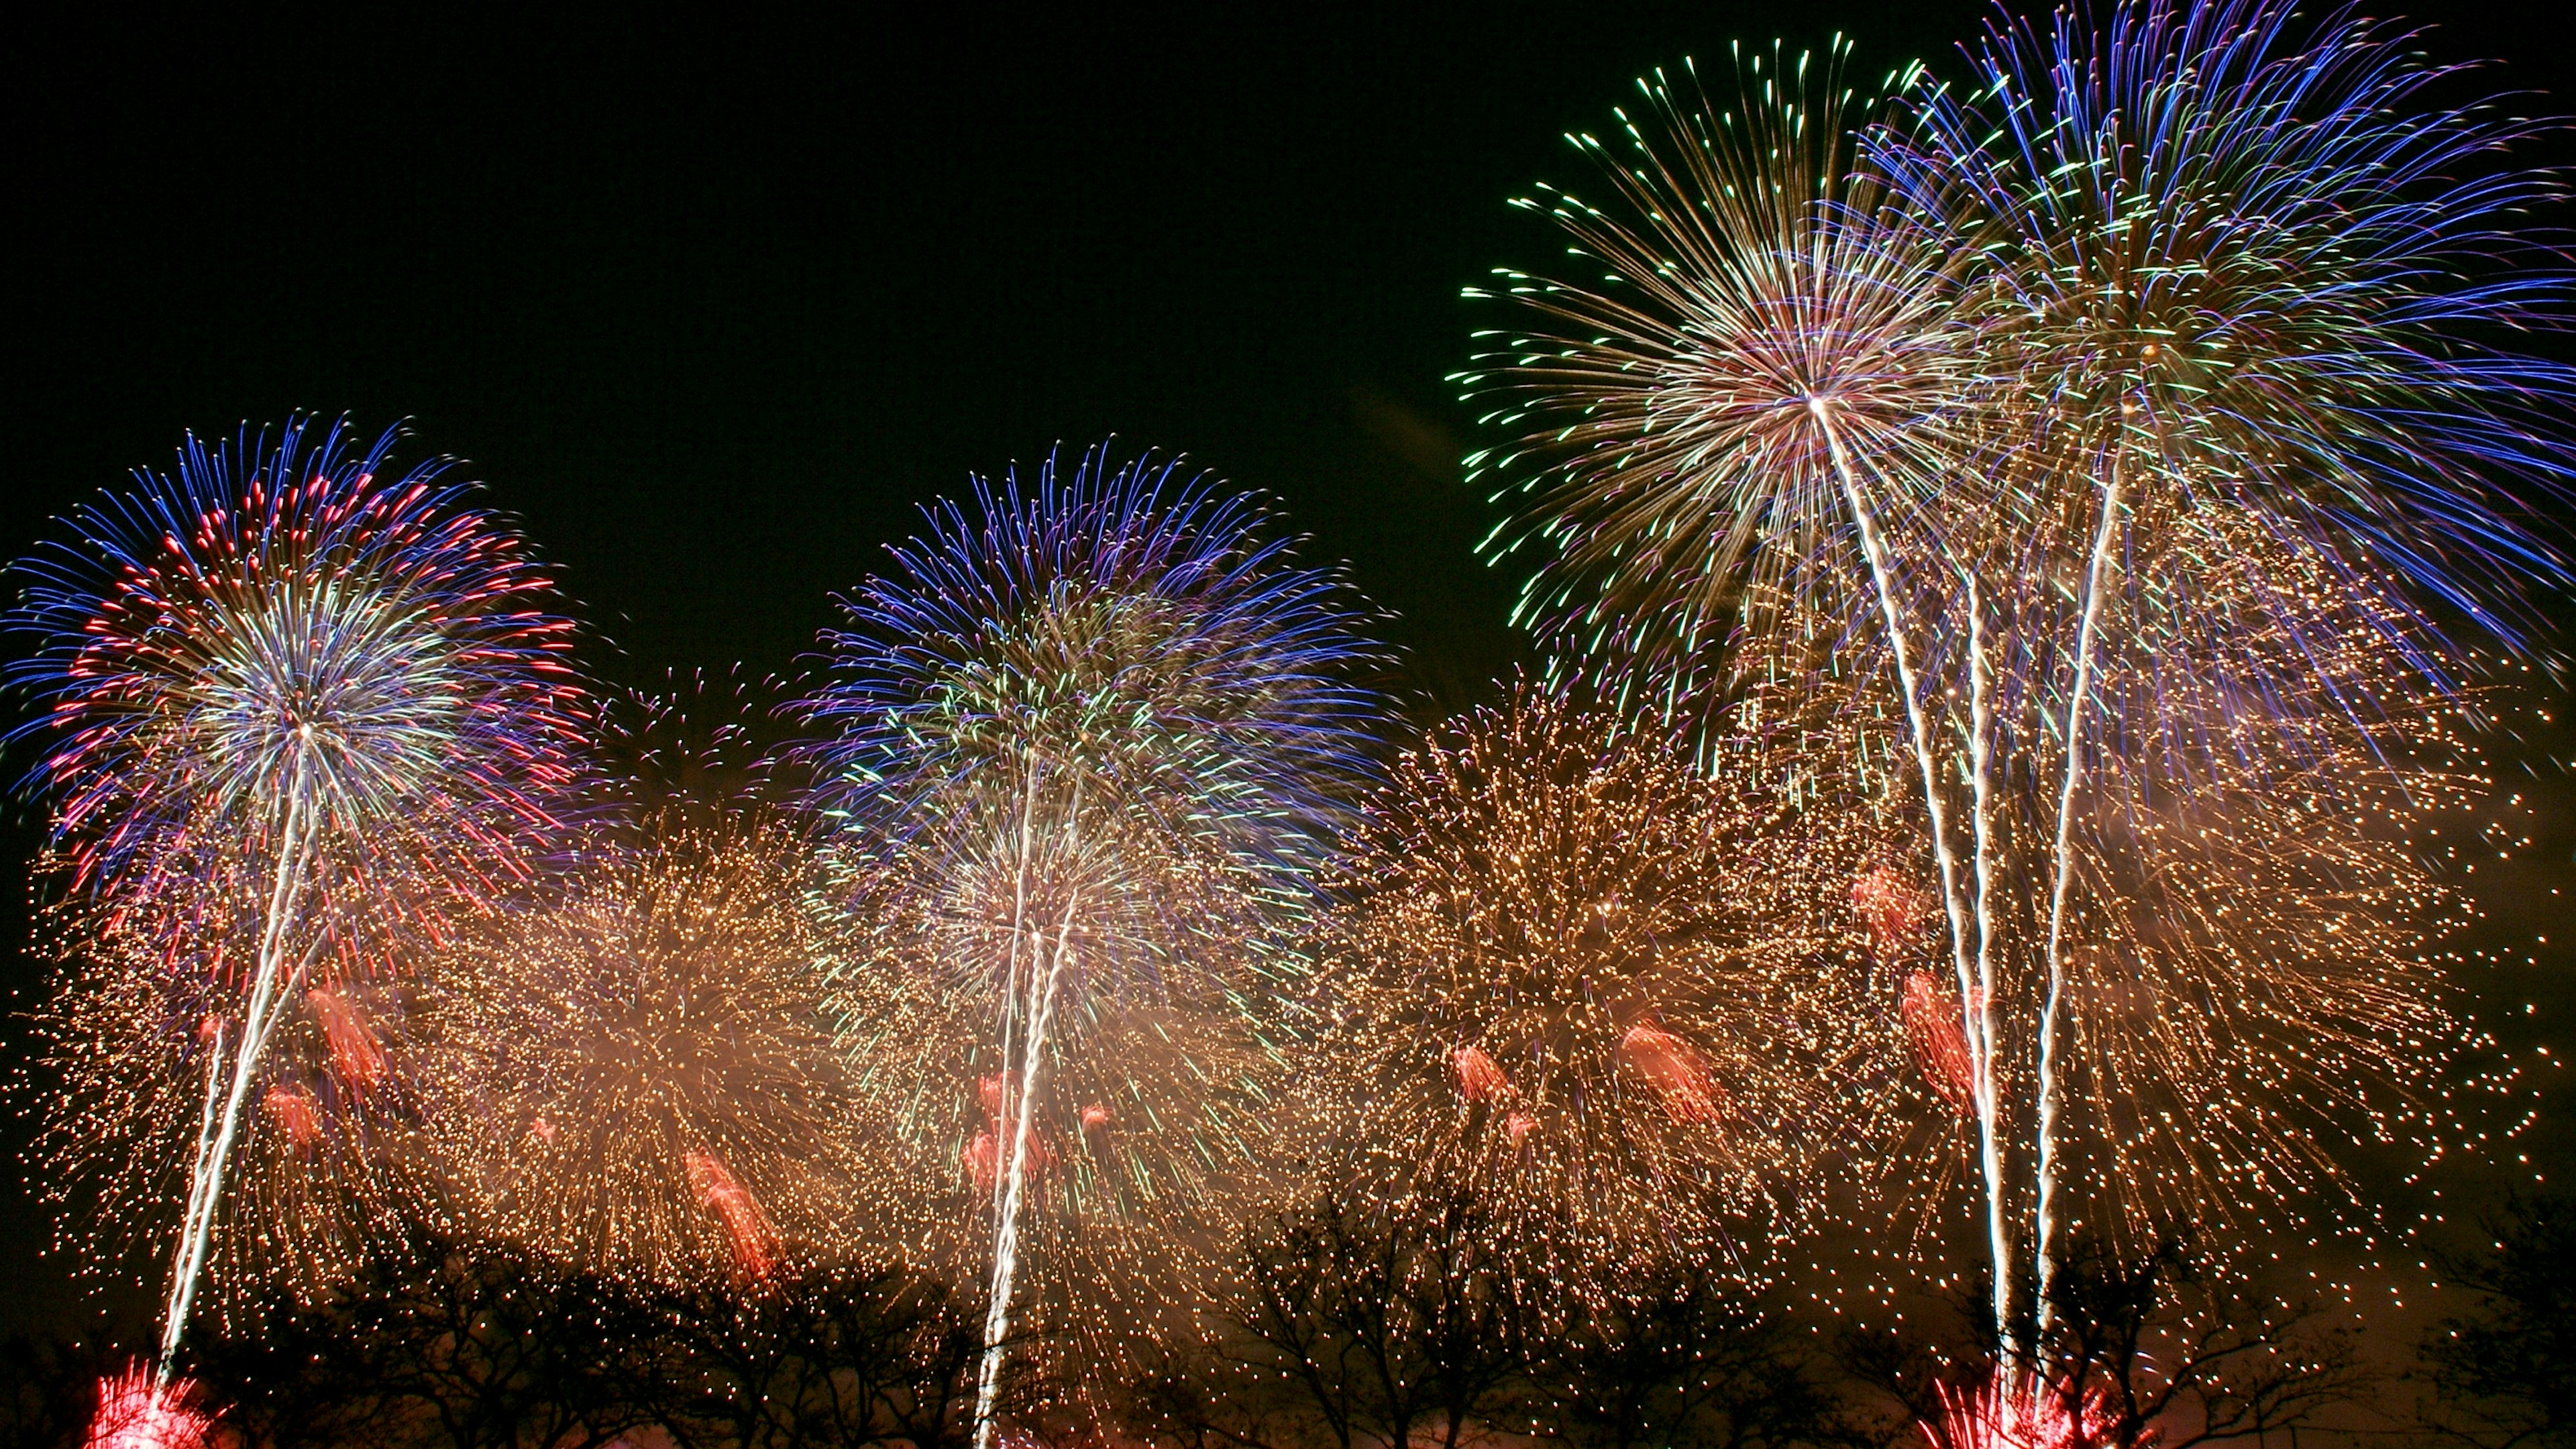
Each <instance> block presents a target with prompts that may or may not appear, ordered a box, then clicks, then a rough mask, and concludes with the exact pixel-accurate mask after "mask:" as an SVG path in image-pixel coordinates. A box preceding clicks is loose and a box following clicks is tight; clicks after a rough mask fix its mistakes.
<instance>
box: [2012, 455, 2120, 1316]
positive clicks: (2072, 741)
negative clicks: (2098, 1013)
mask: <svg viewBox="0 0 2576 1449" xmlns="http://www.w3.org/2000/svg"><path fill="white" fill-rule="evenodd" d="M2119 521H2120V452H2119V445H2118V444H2117V443H2116V442H2115V443H2113V444H2112V451H2111V466H2110V470H2109V473H2108V475H2107V476H2106V477H2105V479H2104V482H2103V487H2102V519H2101V522H2100V524H2099V525H2097V526H2096V528H2095V530H2094V533H2093V558H2092V564H2091V567H2089V568H2087V569H2086V570H2085V574H2084V618H2083V622H2082V623H2080V624H2079V625H2078V626H2077V627H2076V631H2075V695H2074V697H2073V698H2072V699H2069V700H2068V701H2067V702H2066V781H2065V784H2064V785H2063V786H2061V787H2060V788H2059V790H2058V792H2057V861H2056V872H2057V879H2056V882H2055V884H2054V885H2053V886H2052V887H2051V889H2050V892H2049V903H2048V995H2047V998H2046V999H2045V1000H2044V1001H2043V1002H2042V1003H2041V1005H2040V1012H2039V1164H2038V1176H2039V1202H2038V1204H2037V1206H2036V1208H2035V1209H2034V1212H2035V1215H2036V1217H2037V1220H2038V1221H2037V1229H2038V1243H2037V1246H2036V1248H2035V1249H2034V1251H2033V1254H2032V1257H2033V1259H2034V1260H2035V1263H2036V1266H2037V1270H2038V1276H2039V1285H2038V1291H2037V1301H2036V1304H2035V1307H2036V1310H2037V1313H2038V1324H2039V1329H2040V1331H2041V1332H2046V1331H2047V1329H2048V1325H2049V1322H2050V1320H2051V1319H2052V1318H2053V1317H2054V1316H2055V1310H2054V1309H2053V1308H2052V1307H2051V1306H2050V1304H2049V1292H2048V1290H2049V1286H2050V1285H2051V1284H2052V1283H2054V1282H2055V1281H2056V1276H2057V1275H2056V1265H2055V1263H2054V1262H2053V1261H2052V1258H2053V1254H2052V1252H2051V1240H2052V1239H2053V1238H2054V1237H2055V1236H2056V1216H2057V1165H2058V1164H2057V1030H2058V1028H2057V1021H2058V1011H2059V1006H2060V1004H2061V1003H2062V1001H2063V1000H2064V997H2065V994H2066V962H2065V957H2064V952H2063V949H2062V943H2063V941H2064V938H2065V934H2066V889H2067V885H2068V883H2069V882H2071V881H2072V880H2073V879H2074V869H2073V867H2074V863H2075V861H2074V830H2075V787H2076V782H2077V780H2078V779H2079V778H2080V776H2081V771H2082V770H2083V765H2084V752H2083V742H2082V740H2081V739H2080V738H2079V732H2080V731H2081V729H2082V728H2083V723H2084V700H2085V696H2086V695H2088V694H2089V693H2091V691H2092V686H2093V638H2094V633H2095V629H2096V626H2097V624H2098V621H2099V620H2100V617H2101V611H2102V583H2103V579H2104V577H2105V576H2106V575H2108V574H2109V573H2110V569H2111V539H2112V537H2113V535H2114V533H2115V532H2116V531H2117V530H2118V528H2119Z"/></svg>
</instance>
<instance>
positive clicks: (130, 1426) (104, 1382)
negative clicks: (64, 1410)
mask: <svg viewBox="0 0 2576 1449" xmlns="http://www.w3.org/2000/svg"><path fill="white" fill-rule="evenodd" d="M196 1398H197V1394H196V1386H195V1385H194V1384H191V1383H189V1382H188V1381H187V1380H185V1379H173V1380H171V1381H169V1382H167V1383H164V1382H163V1381H162V1380H161V1379H160V1378H159V1376H157V1375H156V1374H154V1373H153V1371H152V1370H151V1369H150V1368H148V1367H146V1366H145V1365H143V1364H139V1363H138V1364H135V1365H134V1366H133V1367H131V1368H129V1369H127V1370H126V1371H125V1372H124V1373H122V1374H118V1375H115V1376H114V1377H111V1378H104V1379H101V1380H99V1381H98V1413H97V1414H96V1415H95V1416H93V1417H92V1418H91V1419H90V1424H89V1438H88V1440H87V1441H86V1446H85V1449H205V1445H206V1431H207V1430H208V1429H210V1428H212V1427H213V1425H214V1416H213V1415H212V1414H209V1413H207V1412H206V1411H205V1410H203V1409H200V1408H198V1407H197V1404H196Z"/></svg>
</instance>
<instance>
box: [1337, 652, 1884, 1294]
mask: <svg viewBox="0 0 2576 1449" xmlns="http://www.w3.org/2000/svg"><path fill="white" fill-rule="evenodd" d="M1805 764H1806V762H1805V761H1803V760H1801V759H1800V758H1799V757H1798V754H1797V753H1796V752H1795V751H1793V750H1790V749H1787V748H1780V749H1777V750H1763V751H1751V750H1745V751H1740V752H1739V753H1738V755H1737V756H1736V757H1735V758H1731V759H1729V760H1727V761H1726V763H1725V764H1724V765H1723V767H1722V768H1721V769H1720V770H1719V771H1718V772H1716V773H1715V774H1711V773H1708V772H1705V771H1703V769H1702V768H1701V767H1700V766H1699V765H1698V764H1697V763H1696V762H1695V761H1694V760H1693V758H1692V756H1691V753H1690V751H1689V748H1688V746H1687V744H1686V742H1685V741H1684V739H1683V738H1682V737H1681V736H1680V735H1679V734H1678V733H1676V732H1674V731H1671V730H1669V729H1659V728H1657V727H1654V726H1646V727H1642V728H1641V727H1638V726H1637V725H1634V724H1632V723H1630V722H1628V721H1627V720H1625V719H1624V718H1623V717H1622V716H1620V715H1619V714H1617V713H1616V712H1614V711H1612V710H1610V709H1608V708H1605V707H1601V706H1589V705H1581V704H1576V703H1571V702H1569V701H1568V700H1566V699H1564V698H1562V697H1560V696H1557V695H1553V694H1550V693H1548V692H1546V691H1544V690H1542V689H1539V688H1536V687H1533V686H1528V685H1524V686H1522V687H1521V688H1520V689H1519V690H1518V691H1517V692H1516V693H1515V696H1514V698H1513V699H1512V701H1511V702H1510V703H1509V704H1508V705H1507V706H1505V707H1503V708H1501V709H1499V710H1492V711H1480V712H1478V713H1477V714H1474V715H1471V716H1469V717H1467V718H1465V719H1463V720H1461V721H1458V722H1456V723H1454V724H1452V725H1449V726H1447V727H1445V728H1443V729H1442V730H1440V731H1438V732H1436V733H1435V734H1434V736H1433V737H1432V738H1431V739H1430V740H1429V741H1427V742H1426V743H1425V744H1423V745H1422V746H1420V747H1418V748H1417V749H1415V750H1413V751H1411V752H1409V753H1408V754H1407V755H1405V756H1404V758H1403V759H1402V760H1401V761H1400V762H1399V763H1398V764H1397V766H1396V768H1395V771H1394V776H1393V779H1392V780H1391V782H1390V783H1389V784H1388V785H1387V786H1386V787H1385V788H1384V789H1383V790H1382V791H1381V792H1380V793H1379V794H1378V795H1377V796H1375V797H1374V798H1373V800H1372V802H1371V804H1370V807H1369V809H1368V812H1367V815H1366V818H1365V826H1364V829H1363V831H1362V832H1361V836H1360V844H1359V849H1358V851H1357V852H1356V853H1355V855H1354V857H1353V859H1352V861H1351V863H1350V865H1349V866H1348V871H1349V878H1348V879H1347V881H1346V882H1344V886H1343V891H1342V892H1341V893H1342V894H1343V895H1344V896H1345V897H1346V899H1347V902H1348V904H1347V906H1346V907H1345V908H1344V910H1343V913H1342V917H1341V920H1340V922H1339V924H1338V926H1337V928H1336V929H1335V931H1334V932H1333V933H1332V936H1331V941H1332V945H1331V947H1330V948H1329V950H1328V953H1327V957H1326V971H1325V975H1324V978H1323V984H1324V985H1325V986H1326V987H1327V988H1328V990H1329V992H1330V1000H1331V1002H1332V1006H1333V1010H1334V1013H1335V1015H1336V1017H1337V1018H1338V1022H1339V1024H1338V1025H1337V1026H1336V1027H1335V1028H1334V1029H1333V1030H1332V1031H1331V1032H1330V1033H1329V1034H1328V1035H1327V1037H1326V1038H1325V1040H1324V1042H1323V1043H1322V1047H1323V1049H1322V1051H1320V1052H1319V1053H1318V1054H1317V1059H1318V1061H1319V1062H1320V1063H1322V1064H1323V1065H1322V1066H1321V1067H1320V1068H1319V1071H1318V1075H1319V1076H1320V1077H1321V1078H1323V1079H1324V1080H1325V1081H1326V1082H1328V1083H1329V1084H1330V1090H1328V1091H1326V1092H1325V1093H1323V1097H1324V1099H1325V1101H1326V1102H1327V1103H1329V1106H1328V1108H1327V1110H1326V1121H1325V1122H1324V1123H1323V1124H1322V1125H1323V1130H1324V1134H1325V1141H1324V1144H1323V1148H1322V1150H1321V1152H1319V1154H1318V1155H1319V1156H1320V1157H1321V1158H1323V1159H1324V1160H1326V1161H1328V1162H1331V1163H1333V1164H1334V1169H1333V1170H1334V1171H1336V1172H1337V1173H1341V1174H1348V1175H1349V1176H1350V1178H1351V1179H1352V1180H1351V1182H1350V1184H1349V1185H1350V1186H1351V1187H1352V1188H1354V1189H1355V1190H1356V1191H1357V1193H1358V1196H1359V1200H1361V1201H1369V1202H1387V1203H1393V1202H1400V1201H1402V1200H1403V1199H1404V1198H1405V1197H1406V1196H1407V1195H1408V1194H1410V1193H1413V1192H1415V1191H1418V1190H1423V1189H1429V1190H1431V1191H1432V1192H1433V1193H1434V1194H1435V1195H1442V1194H1454V1193H1459V1192H1466V1193H1470V1194H1474V1195H1475V1196H1477V1197H1478V1198H1480V1199H1483V1200H1485V1201H1488V1202H1490V1203H1491V1204H1492V1205H1493V1207H1492V1215H1493V1220H1494V1223H1495V1228H1496V1231H1497V1232H1498V1233H1499V1234H1501V1235H1502V1236H1504V1237H1505V1238H1508V1239H1509V1240H1510V1241H1511V1243H1512V1244H1513V1250H1512V1251H1513V1253H1514V1255H1516V1256H1517V1257H1518V1258H1520V1259H1521V1262H1520V1268H1521V1270H1522V1271H1524V1272H1527V1273H1530V1274H1532V1275H1536V1276H1539V1277H1543V1278H1545V1279H1547V1280H1549V1281H1556V1282H1565V1283H1575V1284H1580V1283H1582V1282H1586V1281H1589V1280H1591V1279H1593V1278H1595V1277H1598V1276H1600V1275H1601V1274H1602V1273H1603V1272H1605V1271H1615V1270H1617V1269H1619V1268H1621V1267H1623V1266H1632V1265H1634V1264H1636V1263H1638V1262H1641V1261H1669V1256H1670V1255H1675V1254H1679V1255H1681V1256H1683V1257H1685V1258H1687V1259H1689V1260H1691V1261H1694V1262H1702V1261H1704V1262H1706V1263H1708V1264H1709V1265H1711V1267H1712V1268H1714V1267H1716V1266H1717V1265H1721V1264H1726V1263H1729V1262H1732V1263H1734V1264H1735V1265H1736V1266H1737V1267H1738V1268H1739V1269H1742V1268H1743V1267H1744V1259H1745V1258H1746V1257H1747V1256H1748V1255H1747V1254H1745V1253H1743V1252H1742V1251H1740V1250H1741V1249H1742V1248H1745V1247H1750V1246H1753V1244H1752V1243H1751V1242H1750V1241H1749V1239H1748V1240H1747V1241H1741V1242H1740V1241H1738V1239H1739V1237H1743V1236H1745V1235H1748V1234H1749V1235H1751V1236H1761V1235H1765V1234H1767V1233H1770V1232H1773V1231H1779V1230H1782V1228H1783V1227H1784V1225H1785V1224H1786V1223H1787V1222H1788V1221H1789V1220H1790V1219H1789V1218H1788V1216H1787V1215H1785V1214H1775V1213H1774V1212H1773V1211H1772V1209H1773V1208H1774V1207H1775V1206H1784V1207H1787V1208H1790V1209H1795V1208H1797V1207H1798V1206H1800V1205H1801V1203H1800V1201H1799V1200H1800V1198H1801V1197H1802V1196H1803V1193H1798V1192H1793V1193H1791V1194H1789V1195H1788V1197H1787V1200H1786V1201H1785V1202H1781V1203H1777V1204H1775V1202H1774V1199H1773V1193H1774V1190H1775V1189H1777V1188H1779V1187H1782V1186H1787V1185H1789V1184H1790V1183H1791V1180H1792V1179H1795V1178H1796V1177H1798V1176H1799V1175H1800V1174H1801V1172H1802V1170H1803V1168H1804V1167H1805V1165H1806V1164H1807V1163H1809V1162H1812V1161H1813V1160H1814V1159H1815V1158H1816V1156H1817V1155H1818V1154H1819V1153H1824V1152H1830V1151H1832V1150H1833V1149H1834V1147H1835V1146H1836V1144H1837V1143H1839V1141H1840V1140H1841V1138H1842V1136H1843V1131H1844V1127H1845V1124H1843V1123H1841V1122H1839V1121H1838V1120H1837V1115H1838V1111H1839V1107H1840V1103H1839V1102H1838V1101H1837V1099H1836V1096H1835V1094H1834V1093H1833V1092H1832V1091H1831V1090H1820V1088H1822V1087H1823V1086H1824V1084H1826V1083H1829V1082H1831V1081H1833V1080H1835V1079H1836V1078H1838V1077H1841V1076H1844V1075H1846V1074H1848V1072H1850V1071H1851V1070H1853V1069H1854V1064H1852V1063H1847V1062H1841V1061H1837V1060H1835V1059H1834V1057H1833V1055H1832V1054H1833V1053H1834V1052H1836V1051H1839V1050H1844V1049H1847V1048H1848V1046H1849V1045H1850V1043H1849V1041H1848V1035H1847V1033H1845V1032H1844V1031H1843V1030H1841V1029H1840V1027H1839V1023H1840V1022H1841V1021H1842V1020H1843V1019H1844V1018H1846V1017H1847V1016H1848V1015H1849V1014H1850V1013H1851V1012H1853V1011H1855V1010H1857V1009H1861V1008H1863V1007H1864V1006H1865V1005H1866V1001H1867V998H1866V996H1865V995H1864V994H1863V987H1862V981H1861V973H1860V972H1859V971H1858V970H1857V957H1858V955H1859V951H1858V947H1859V944H1860V943H1859V937H1858V933H1857V932H1856V931H1855V930H1853V929H1852V926H1853V922H1852V918H1851V916H1850V914H1849V913H1848V912H1847V911H1846V909H1845V908H1844V904H1843V897H1844V895H1845V893H1846V892H1847V891H1848V889H1849V884H1850V882H1851V880H1852V879H1853V876H1854V874H1855V872H1856V871H1858V870H1859V869H1860V868H1861V866H1862V864H1863V862H1865V861H1866V860H1868V859H1869V858H1870V857H1871V855H1872V854H1873V853H1874V852H1875V851H1877V850H1879V849H1882V848H1883V846H1884V842H1883V840H1881V839H1878V838H1874V837H1875V836H1876V835H1878V834H1880V833H1883V831H1884V829H1885V822H1883V821H1881V820H1880V819H1879V818H1878V817H1877V816H1875V815H1874V814H1873V813H1872V812H1870V811H1868V810H1867V809H1865V808H1862V809H1853V808H1850V806H1851V804H1852V802H1850V801H1849V800H1847V799H1844V798H1842V797H1841V796H1840V795H1839V793H1838V792H1831V791H1828V790H1825V789H1823V788H1822V782H1820V781H1818V780H1816V779H1814V778H1812V777H1811V776H1810V774H1809V773H1808V772H1807V771H1804V770H1802V766H1804V765H1805ZM1860 1065H1861V1066H1862V1067H1863V1068H1864V1069H1865V1068H1866V1067H1867V1066H1868V1065H1869V1064H1867V1063H1862V1064H1860Z"/></svg>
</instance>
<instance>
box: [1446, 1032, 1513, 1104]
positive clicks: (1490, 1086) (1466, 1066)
mask: <svg viewBox="0 0 2576 1449" xmlns="http://www.w3.org/2000/svg"><path fill="white" fill-rule="evenodd" d="M1449 1063H1450V1065H1451V1066H1453V1067H1456V1068H1457V1070H1458V1093H1459V1095H1461V1096H1463V1097H1465V1098H1466V1099H1467V1100H1468V1101H1470V1102H1500V1101H1504V1100H1506V1099H1508V1098H1510V1097H1513V1096H1515V1095H1517V1094H1516V1093H1515V1092H1514V1091H1513V1090H1512V1079H1511V1078H1510V1077H1509V1076H1508V1075H1506V1074H1505V1073H1504V1071H1503V1069H1502V1066H1501V1064H1500V1063H1498V1062H1496V1061H1495V1060H1494V1059H1493V1058H1492V1057H1490V1056H1487V1055H1486V1054H1485V1049H1484V1048H1483V1047H1472V1046H1462V1047H1460V1048H1458V1049H1457V1050H1456V1051H1454V1052H1451V1053H1450V1054H1449Z"/></svg>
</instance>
